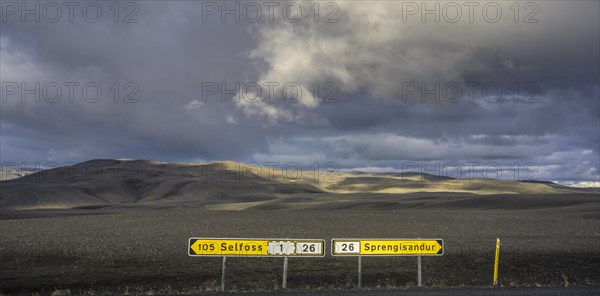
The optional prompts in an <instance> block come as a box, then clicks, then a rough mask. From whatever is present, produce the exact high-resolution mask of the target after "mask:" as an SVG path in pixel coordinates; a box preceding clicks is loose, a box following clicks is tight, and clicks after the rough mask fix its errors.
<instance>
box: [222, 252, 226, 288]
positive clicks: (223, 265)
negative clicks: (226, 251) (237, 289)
mask: <svg viewBox="0 0 600 296" xmlns="http://www.w3.org/2000/svg"><path fill="white" fill-rule="evenodd" d="M225 262H227V257H225V256H223V263H222V266H221V292H225Z"/></svg>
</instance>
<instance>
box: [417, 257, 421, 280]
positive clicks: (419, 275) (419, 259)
mask: <svg viewBox="0 0 600 296" xmlns="http://www.w3.org/2000/svg"><path fill="white" fill-rule="evenodd" d="M417 286H419V287H420V286H421V256H417Z"/></svg>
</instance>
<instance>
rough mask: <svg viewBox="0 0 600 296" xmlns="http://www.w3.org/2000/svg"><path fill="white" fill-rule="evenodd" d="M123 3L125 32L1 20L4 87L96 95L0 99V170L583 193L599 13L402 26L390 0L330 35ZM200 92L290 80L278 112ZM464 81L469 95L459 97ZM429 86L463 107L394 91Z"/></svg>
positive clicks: (586, 5) (598, 106)
mask: <svg viewBox="0 0 600 296" xmlns="http://www.w3.org/2000/svg"><path fill="white" fill-rule="evenodd" d="M135 3H136V5H138V6H139V12H138V13H137V14H136V15H135V18H136V19H138V22H137V23H123V22H118V23H115V22H114V20H113V19H112V17H113V15H112V14H110V13H106V14H105V15H103V18H102V19H101V21H100V22H98V23H88V22H85V21H83V20H81V19H76V20H75V22H74V23H69V22H68V21H64V20H63V21H61V22H59V23H55V24H48V23H46V24H44V22H43V21H42V22H41V23H35V22H31V21H29V22H25V23H23V22H21V21H20V19H19V18H18V17H9V18H8V19H7V22H5V23H2V27H1V39H0V42H1V52H0V53H1V66H2V69H1V76H2V82H18V83H21V82H26V83H27V85H28V86H31V85H33V84H34V83H35V82H40V83H41V84H42V85H44V84H45V83H47V82H52V81H55V82H58V83H63V82H68V81H76V82H80V83H81V84H82V85H83V84H85V83H86V82H97V83H98V84H99V85H100V86H101V88H102V90H103V96H102V98H101V100H100V101H99V102H96V103H90V102H87V101H86V100H84V99H83V98H81V96H79V97H76V98H75V100H74V102H68V101H67V100H61V101H60V102H58V103H48V102H45V101H42V102H40V103H36V102H32V100H31V99H29V100H28V102H26V103H22V102H21V101H19V100H18V97H15V96H13V97H10V98H8V100H7V102H3V103H2V110H1V113H0V114H1V116H2V118H1V122H2V126H1V127H0V131H1V133H2V143H1V147H2V156H1V158H2V161H17V162H21V161H30V162H33V161H42V162H43V161H81V160H86V159H89V158H103V157H106V158H116V157H133V158H152V159H158V160H168V161H175V160H177V161H192V160H218V159H232V160H242V161H253V160H257V161H280V162H287V161H300V162H305V163H311V162H314V161H318V162H329V161H333V162H336V163H338V164H339V165H340V167H343V168H353V167H391V168H399V167H400V166H401V165H402V163H403V162H407V161H420V162H432V161H433V162H435V161H442V162H452V161H455V162H465V161H476V162H493V161H502V162H505V163H509V162H511V161H512V162H520V163H527V162H535V163H537V164H538V165H539V167H540V170H539V176H540V177H541V178H545V179H552V180H554V179H556V180H559V179H560V180H579V181H581V180H587V181H598V176H599V173H598V167H599V164H598V163H599V157H598V154H599V149H600V147H599V145H600V144H599V143H600V135H599V134H600V127H599V124H600V99H599V88H600V86H599V84H598V83H599V82H598V81H599V79H600V75H599V63H600V62H599V44H598V36H599V35H600V32H599V27H600V24H599V20H598V19H599V18H598V3H597V2H558V1H553V2H542V3H538V6H539V13H538V14H537V15H536V17H537V19H538V20H539V21H538V22H537V23H523V22H521V21H519V22H518V23H515V22H514V21H513V19H512V15H511V14H510V13H511V11H510V10H509V8H508V5H505V4H504V3H502V2H501V6H502V8H503V12H504V18H503V19H502V20H501V21H499V22H497V23H491V22H486V21H484V20H482V19H481V18H476V19H475V21H474V22H473V23H470V22H468V21H465V20H461V21H459V22H457V23H447V22H444V21H443V20H442V21H441V22H440V23H439V24H438V23H435V22H431V21H429V22H425V23H423V22H421V21H420V19H418V15H417V16H416V17H417V18H413V19H410V20H409V21H407V22H404V21H403V19H402V18H401V17H400V15H401V11H402V6H401V5H402V3H401V2H398V3H395V2H388V1H385V2H374V3H369V4H368V5H366V4H365V3H363V2H349V1H345V2H340V3H338V4H337V5H338V7H339V11H338V14H337V15H336V17H337V19H338V22H335V23H325V22H323V21H319V22H315V21H314V19H312V18H308V19H302V21H300V22H297V23H292V22H288V21H285V20H281V18H276V20H275V22H274V23H269V22H265V21H261V22H258V23H249V22H246V21H244V19H243V18H242V20H241V21H240V22H239V23H236V22H234V21H231V18H230V19H229V20H230V21H227V22H224V23H223V22H221V20H220V18H219V17H218V16H216V17H211V18H208V21H206V22H205V21H203V19H202V10H201V9H202V3H203V2H175V3H173V2H171V3H169V2H158V1H153V2H135ZM301 4H302V5H303V6H304V7H305V8H307V5H309V4H310V3H301ZM102 5H103V8H104V11H105V12H109V11H110V10H109V9H108V7H107V6H108V5H110V3H102ZM305 11H309V10H305ZM121 17H122V15H121ZM130 81H131V82H135V86H137V87H139V91H138V92H137V93H136V94H135V96H134V98H133V99H134V100H137V102H133V103H124V102H122V100H121V101H119V102H118V103H115V102H113V97H112V95H113V93H112V92H111V89H110V87H111V85H113V83H114V82H119V83H120V86H121V87H123V86H124V85H125V84H126V83H127V82H130ZM203 82H204V83H206V82H214V83H216V84H217V85H219V87H220V86H221V85H222V84H221V83H224V85H225V87H227V88H228V89H230V90H231V89H233V86H234V85H235V83H236V82H239V83H241V84H242V85H244V83H248V82H259V83H263V84H264V83H265V82H266V83H268V82H278V83H280V85H283V84H285V83H287V82H294V83H295V84H296V85H298V86H300V88H301V89H302V91H303V96H302V98H301V99H300V100H298V101H297V102H295V103H290V102H286V101H285V100H282V95H281V86H279V87H278V88H277V89H276V91H275V93H276V95H275V97H274V102H268V101H265V100H259V101H258V102H250V101H249V100H248V99H247V98H255V97H256V98H257V99H260V96H258V95H257V94H248V93H246V92H244V91H243V90H239V91H237V95H235V91H233V93H232V92H231V91H229V93H227V95H226V97H227V98H228V99H229V100H228V101H227V102H222V101H221V100H220V95H221V93H222V92H223V90H219V91H218V92H217V93H216V94H215V95H212V96H209V97H208V100H207V102H203V97H202V91H203V88H202V85H203ZM327 82H332V83H334V84H335V85H336V86H338V87H339V89H338V90H337V91H336V92H335V96H334V99H335V100H337V102H335V103H324V102H322V100H323V99H324V97H325V96H326V95H327V94H328V89H325V88H324V86H325V85H326V83H327ZM469 82H475V83H479V85H478V86H477V87H476V88H475V93H474V94H473V95H472V96H470V95H469V94H467V92H468V86H466V85H465V83H469ZM314 83H318V84H319V86H320V92H319V95H318V97H317V98H314V97H313V94H314V92H313V89H311V86H312V85H313V84H314ZM436 83H439V84H440V88H441V89H443V88H444V86H447V85H449V84H453V85H460V86H461V91H462V96H461V97H460V100H459V101H458V102H450V101H448V100H445V99H444V98H443V97H442V99H441V100H440V101H439V102H436V101H435V98H434V97H432V96H431V95H429V96H427V95H425V101H426V102H422V100H421V98H422V97H421V95H422V90H423V89H419V90H417V91H416V92H410V91H408V92H407V87H411V86H415V85H417V86H419V88H421V86H424V87H425V88H427V89H431V88H435V85H436ZM489 83H494V84H496V85H498V86H500V87H501V89H502V97H501V98H500V99H499V101H498V102H495V100H490V99H489V97H486V96H484V95H482V92H481V91H482V87H483V86H484V85H486V84H489ZM515 83H518V86H519V91H520V96H519V98H518V99H519V102H514V97H513V94H514V89H513V88H514V86H515ZM528 83H532V84H528ZM80 87H81V86H80ZM531 87H534V88H533V89H532V88H531ZM63 90H66V87H63ZM78 90H80V89H78ZM129 90H131V89H121V96H124V95H125V94H126V93H128V91H129ZM4 92H5V91H4ZM529 93H533V94H534V95H533V96H532V97H530V98H528V99H531V100H532V101H531V102H529V103H526V102H523V100H525V97H526V96H527V94H529ZM3 95H4V93H3ZM232 97H237V98H238V99H239V98H246V99H241V100H240V101H239V102H237V103H236V102H233V101H232V100H231V99H232ZM264 97H265V93H264V92H263V94H262V99H264ZM319 100H321V101H320V102H319ZM491 101H494V102H491ZM569 174H571V175H569Z"/></svg>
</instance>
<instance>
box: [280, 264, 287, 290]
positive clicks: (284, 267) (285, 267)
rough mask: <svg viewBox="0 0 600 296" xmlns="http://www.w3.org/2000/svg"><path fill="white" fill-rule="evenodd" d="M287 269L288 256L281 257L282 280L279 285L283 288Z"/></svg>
mask: <svg viewBox="0 0 600 296" xmlns="http://www.w3.org/2000/svg"><path fill="white" fill-rule="evenodd" d="M287 271H288V257H284V258H283V280H282V282H281V287H282V288H283V289H285V288H287Z"/></svg>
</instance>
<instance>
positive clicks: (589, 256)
mask: <svg viewBox="0 0 600 296" xmlns="http://www.w3.org/2000/svg"><path fill="white" fill-rule="evenodd" d="M191 236H207V237H259V238H260V237H273V238H279V237H281V238H286V237H289V238H315V239H325V240H326V241H327V242H329V240H330V239H331V238H333V237H338V238H342V237H372V238H377V237H381V238H385V237H401V238H408V237H430V238H443V239H444V242H445V248H446V251H445V254H444V256H442V257H430V258H423V277H424V280H423V282H424V285H425V286H428V287H452V288H450V289H447V290H446V289H441V290H437V289H436V290H421V289H414V290H413V289H410V288H411V287H413V286H414V285H415V282H416V259H415V258H414V257H386V258H364V260H363V286H364V287H367V288H371V289H388V288H392V289H397V288H401V290H393V291H369V292H366V291H360V292H352V291H354V290H352V289H354V288H355V287H356V259H355V258H334V257H331V256H330V255H327V256H326V257H324V258H291V259H290V265H289V267H290V271H289V274H288V286H289V287H290V289H291V290H292V291H293V290H318V289H329V290H340V289H341V290H342V291H340V292H326V294H322V295H337V294H339V293H342V294H347V293H359V294H360V295H397V294H395V293H398V294H400V293H401V294H402V295H479V293H480V292H481V293H483V295H520V294H514V293H521V292H520V291H524V292H523V293H528V294H527V295H580V294H577V293H584V294H582V295H598V293H596V294H585V293H594V292H597V291H598V290H597V289H596V288H594V286H595V285H598V284H600V272H598V271H599V270H600V239H599V238H600V220H599V219H586V218H575V217H553V216H544V215H527V214H526V213H524V212H519V213H518V214H507V213H506V212H503V213H494V212H491V211H489V212H480V213H476V212H449V211H443V212H367V211H360V212H359V211H356V212H353V211H328V212H324V211H323V212H321V211H207V210H204V209H201V208H197V209H168V210H164V211H151V212H135V213H116V214H106V215H85V216H68V217H54V218H38V219H13V220H0V239H1V245H0V262H2V264H1V266H0V280H1V281H0V290H1V292H2V293H3V295H4V294H21V293H25V294H31V293H36V292H41V293H48V294H50V293H51V292H53V291H55V290H57V289H69V290H70V291H72V292H73V293H74V294H81V293H84V292H85V293H88V294H90V293H92V292H93V293H94V294H102V293H148V292H152V293H156V294H159V293H204V292H210V291H214V290H216V289H218V286H219V280H220V263H221V262H220V259H219V258H191V257H188V256H187V240H188V238H189V237H191ZM497 237H499V238H501V240H502V246H503V247H502V255H501V263H500V279H501V286H503V287H547V288H544V289H534V288H532V289H525V288H523V290H519V289H513V290H510V289H507V290H505V289H497V290H496V289H484V290H469V289H470V288H469V289H467V288H460V290H455V287H464V286H469V287H489V285H490V284H491V276H492V274H491V273H492V266H493V254H494V245H495V240H496V238H497ZM328 244H329V243H328ZM328 244H327V245H328ZM327 253H328V254H329V250H327ZM281 271H282V259H280V258H275V259H273V258H230V259H228V276H227V288H228V290H229V291H276V289H277V288H278V287H279V286H280V284H281ZM565 286H568V287H569V288H568V289H564V288H563V289H558V287H565ZM589 286H592V288H589ZM571 287H576V288H575V289H573V290H572V289H571ZM585 287H588V288H585ZM407 288H409V289H407ZM461 290H462V292H457V293H458V294H448V293H454V292H453V291H461ZM438 291H442V292H440V293H441V294H419V293H438ZM505 291H508V292H505ZM527 291H529V292H531V293H533V294H529V292H527ZM463 292H464V293H463ZM496 292H498V293H501V294H493V293H496ZM546 292H548V293H555V292H556V293H567V294H543V293H546ZM278 293H279V292H278ZM363 293H366V294H363ZM371 293H375V294H371ZM377 293H383V294H377ZM386 293H387V294H386ZM407 293H408V294H407ZM410 293H415V294H410ZM488 293H492V294H488ZM502 293H509V294H502ZM535 293H542V294H535ZM572 293H576V294H572ZM283 294H285V295H304V294H289V293H283ZM270 295H272V294H270ZM276 295H277V294H276ZM310 295H319V294H310ZM523 295H525V294H523Z"/></svg>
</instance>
